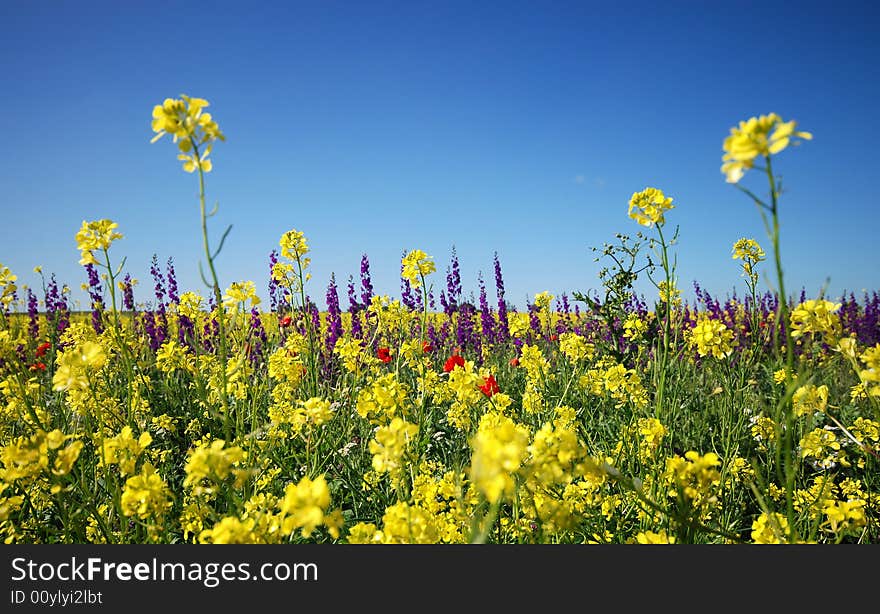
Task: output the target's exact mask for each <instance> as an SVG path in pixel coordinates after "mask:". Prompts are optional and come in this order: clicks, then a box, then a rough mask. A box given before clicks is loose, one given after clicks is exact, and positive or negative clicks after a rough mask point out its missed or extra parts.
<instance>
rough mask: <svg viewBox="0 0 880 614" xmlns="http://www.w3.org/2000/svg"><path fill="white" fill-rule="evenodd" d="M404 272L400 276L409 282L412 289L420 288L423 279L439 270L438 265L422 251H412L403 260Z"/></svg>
mask: <svg viewBox="0 0 880 614" xmlns="http://www.w3.org/2000/svg"><path fill="white" fill-rule="evenodd" d="M402 264H403V270H402V271H401V273H400V276H401V277H403V278H404V279H405V280H407V281H408V282H409V285H410V286H411V287H412V288H419V287H421V285H422V279H423V278H424V277H425V276H426V275H430V274H431V273H433V272H434V271H436V270H437V265H436V264H434V261H433V260H431V257H430V256H428V254H426V253H425V252H423V251H422V250H420V249H414V250H412V251H410V252H409V253H408V254H407V255H406V256H404V257H403V260H402Z"/></svg>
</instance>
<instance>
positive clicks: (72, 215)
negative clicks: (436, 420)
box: [0, 1, 880, 308]
mask: <svg viewBox="0 0 880 614" xmlns="http://www.w3.org/2000/svg"><path fill="white" fill-rule="evenodd" d="M878 29H880V13H878V9H877V8H876V4H875V3H869V2H859V3H853V2H834V3H828V2H816V3H809V2H800V3H787V2H786V3H781V2H735V3H734V2H663V3H656V2H644V3H639V2H631V3H610V2H586V1H583V2H497V3H496V2H436V1H435V2H421V1H408V2H384V1H375V2H332V1H322V2H318V1H311V2H296V1H291V2H259V3H251V4H248V5H247V6H245V5H244V4H243V3H241V2H212V3H193V2H176V3H165V2H156V1H151V2H133V1H127V2H118V1H114V2H91V1H81V2H72V1H68V2H57V1H55V2H30V3H28V2H11V1H6V2H2V3H0V92H2V98H0V110H2V112H0V134H2V138H3V145H2V147H0V203H2V214H3V228H4V232H3V234H4V239H3V246H2V250H0V263H2V264H4V265H6V266H8V267H9V268H10V269H12V271H13V272H14V273H16V274H17V275H18V276H19V283H22V284H27V285H31V286H33V287H38V286H39V278H38V277H37V276H36V275H34V274H33V272H32V269H33V267H34V266H36V265H41V266H42V267H43V270H44V271H45V272H46V273H52V272H54V273H55V274H56V275H57V277H58V279H59V280H60V281H61V282H65V283H68V284H69V285H70V286H71V287H72V288H73V289H74V293H75V297H77V298H84V296H85V295H83V294H82V293H81V292H80V290H79V286H80V284H81V283H82V282H84V281H85V280H86V275H85V272H84V271H83V269H82V267H80V266H79V265H78V259H79V252H78V251H77V249H76V243H75V241H74V235H75V233H76V231H77V230H78V229H79V226H80V225H81V223H82V221H83V220H93V219H99V218H104V217H107V218H111V219H113V220H114V221H116V222H118V223H119V230H120V231H121V232H122V233H123V234H124V235H125V237H124V239H122V240H121V241H119V242H117V243H116V244H114V246H113V248H112V254H113V257H114V258H115V259H116V261H117V262H118V261H119V260H120V259H121V258H122V257H123V256H126V257H127V258H128V261H127V262H128V264H127V267H126V270H127V271H129V272H130V273H131V274H132V275H133V276H134V277H136V278H138V279H139V280H140V286H139V287H138V289H137V292H136V298H137V299H138V300H139V301H146V300H149V299H151V298H152V292H151V287H152V281H151V278H150V276H149V266H150V259H151V257H152V255H153V254H154V253H155V254H157V255H158V257H159V260H160V262H163V263H164V262H165V261H166V260H167V259H168V258H169V257H173V258H174V261H175V264H176V268H177V273H178V277H179V282H180V285H181V286H182V289H184V290H185V289H193V290H198V291H200V292H202V293H203V294H204V295H207V289H206V288H205V287H204V285H203V284H202V282H201V281H200V279H199V276H198V262H199V260H200V259H203V253H202V251H201V250H202V246H201V240H200V226H199V214H198V206H197V178H196V176H194V175H190V174H188V173H185V172H184V171H183V170H182V169H181V167H180V164H179V162H178V161H177V160H176V153H177V152H176V148H175V147H174V146H173V145H172V143H171V142H170V140H169V139H167V138H166V139H163V140H161V141H159V142H158V143H155V144H152V145H151V144H150V142H149V141H150V138H151V137H152V136H153V133H152V131H151V128H150V119H151V111H152V107H153V105H155V104H157V103H160V102H161V101H162V100H163V99H164V98H166V97H178V96H179V95H180V94H181V93H185V94H188V95H191V96H197V97H202V98H206V99H207V100H209V101H210V103H211V108H210V109H209V110H210V111H211V112H212V113H213V115H214V118H215V119H216V120H217V122H218V123H219V125H220V128H221V129H222V130H223V131H224V133H225V134H226V137H227V141H226V142H225V143H219V144H218V145H217V146H216V147H215V149H214V153H213V155H212V157H213V160H214V170H213V172H211V173H210V174H208V175H207V190H208V199H209V201H210V202H214V201H215V200H216V201H219V213H218V214H217V215H216V217H215V218H213V219H212V220H211V232H212V236H213V237H214V238H215V240H216V239H217V238H219V236H220V234H221V233H222V231H223V229H224V228H225V227H226V225H228V224H232V225H233V228H232V232H231V234H230V236H229V238H228V240H227V244H226V247H225V249H224V251H223V253H222V254H221V255H220V257H219V259H218V263H217V264H218V268H219V273H220V277H221V283H222V284H223V285H224V287H225V286H226V285H228V284H229V283H230V282H232V281H236V280H247V279H249V280H253V281H254V282H255V284H256V286H257V288H258V289H259V291H260V292H261V294H262V295H263V298H264V299H266V298H267V294H266V287H267V283H268V254H269V252H270V251H271V250H272V249H274V248H276V247H277V245H278V239H279V237H280V235H281V234H282V233H283V232H285V231H287V230H289V229H292V228H295V229H297V230H301V231H303V232H304V233H305V234H306V236H307V238H308V240H309V243H310V246H311V248H312V257H313V261H312V274H313V278H312V281H311V282H310V283H309V286H308V290H309V293H310V294H311V295H312V296H313V297H315V298H316V299H318V302H319V305H322V306H323V304H324V303H323V300H324V294H325V291H326V287H327V283H328V281H329V278H330V274H331V272H335V275H336V279H337V282H338V285H339V292H340V297H341V299H342V306H343V308H347V306H348V303H347V300H346V299H345V283H346V280H347V278H348V276H349V275H353V276H354V277H355V280H357V279H358V274H359V265H360V259H361V255H362V254H364V253H366V254H367V255H368V257H369V259H370V262H371V268H372V272H373V281H374V285H375V289H376V291H377V292H378V293H383V294H391V295H395V296H399V293H400V284H399V270H400V269H399V267H400V256H401V254H402V252H403V251H404V250H409V249H413V248H420V249H423V250H424V251H426V252H427V253H428V254H430V255H431V256H433V257H434V259H435V261H436V262H437V266H438V273H437V274H436V275H435V276H434V285H435V287H436V289H437V290H438V291H439V289H441V288H443V287H445V269H446V267H447V266H448V264H449V258H450V254H451V249H452V246H453V245H454V246H455V248H456V251H457V253H458V256H459V260H460V264H461V275H462V281H463V286H464V289H465V293H468V292H473V293H474V294H476V292H477V288H478V285H477V275H478V273H479V272H480V271H482V273H483V277H484V279H485V280H486V281H487V286H488V288H489V298H490V301H494V287H493V270H492V258H493V254H494V253H495V252H496V251H497V252H498V255H499V259H500V261H501V266H502V269H503V273H504V279H505V283H506V288H507V297H508V299H510V300H512V301H513V302H515V303H517V305H519V306H522V305H524V303H525V300H526V298H530V297H533V296H534V294H535V293H538V292H541V291H544V290H546V291H549V292H551V293H552V294H555V295H557V296H558V295H560V294H561V293H562V292H568V293H569V294H570V293H571V291H573V290H581V291H586V290H589V289H595V288H597V287H598V286H599V279H598V277H597V271H598V268H599V265H597V264H596V263H595V262H594V261H593V258H594V255H593V254H592V252H591V251H590V249H589V248H590V247H591V246H601V245H602V244H603V243H604V242H606V241H612V240H613V239H614V235H615V233H617V232H625V233H630V234H634V233H635V232H636V231H637V230H638V229H639V228H640V227H639V226H637V225H636V224H635V222H633V221H632V220H630V219H629V218H628V217H627V204H628V201H629V198H630V196H631V195H632V193H633V192H635V191H639V190H642V189H643V188H645V187H647V186H654V187H658V188H660V189H662V190H664V192H666V194H667V195H669V196H672V197H673V198H674V204H675V205H676V208H675V209H674V210H673V211H672V212H670V213H669V214H668V215H667V220H668V224H669V225H670V226H672V225H675V224H678V225H679V226H680V242H679V245H678V246H677V248H676V250H675V251H676V254H677V258H678V277H679V285H680V286H681V287H683V288H684V290H685V291H686V293H689V292H690V290H691V284H692V282H693V280H699V281H700V282H701V284H702V285H703V286H704V287H705V288H707V289H708V290H710V291H711V292H713V293H717V294H720V295H724V294H726V293H728V292H730V291H732V290H733V289H734V288H737V289H738V291H739V292H740V294H742V289H743V285H742V280H741V278H740V277H739V269H738V263H737V262H735V261H733V260H732V259H731V245H732V244H733V242H734V241H736V240H737V239H738V238H740V237H754V238H756V239H757V240H758V241H759V242H760V243H761V244H762V245H763V246H765V248H768V249H769V243H768V240H767V239H766V236H765V234H764V229H763V226H762V225H761V222H760V218H759V216H758V213H757V211H756V209H755V206H754V205H753V204H752V203H751V201H749V200H748V198H747V197H746V196H745V195H744V194H742V193H741V192H739V191H738V190H737V189H736V188H735V187H733V186H732V185H729V184H726V183H725V181H724V177H723V175H722V174H721V172H720V170H719V167H720V164H721V155H722V149H721V144H722V141H723V139H724V137H725V136H727V134H728V132H729V129H730V127H731V126H733V125H735V124H736V123H737V122H738V121H739V120H742V119H747V118H748V117H750V116H752V115H760V114H764V113H769V112H775V113H778V114H779V115H781V116H782V117H783V118H784V119H786V120H788V119H794V120H796V121H797V122H798V127H799V128H800V129H803V130H808V131H810V132H812V133H813V134H814V140H813V141H810V142H808V143H805V144H803V145H802V146H800V147H797V148H789V149H787V150H786V151H784V152H782V153H781V154H780V155H779V156H778V159H777V162H776V170H777V171H778V172H779V173H780V174H782V175H783V178H784V186H785V188H786V193H785V194H784V195H783V197H782V200H781V217H782V249H783V258H784V261H785V264H786V280H787V286H788V288H789V289H791V290H792V291H799V290H800V288H801V286H804V287H805V288H806V289H807V292H808V294H815V293H816V292H818V290H819V289H820V288H821V287H822V285H823V284H824V283H825V282H826V280H829V286H828V289H829V292H830V293H831V294H839V293H840V292H842V291H843V290H854V291H855V292H856V293H857V294H858V293H860V292H861V291H862V289H868V290H874V289H880V267H878V258H877V247H876V246H877V228H878V225H877V215H876V210H877V202H876V193H877V187H876V183H877V176H878V175H877V171H876V161H875V159H874V158H875V155H876V147H877V146H876V136H875V134H874V132H875V131H874V123H875V122H876V120H877V108H878V106H877V105H878V100H880V80H878V79H877V77H876V75H877V66H878V65H880V37H878V35H877V32H878ZM743 185H745V186H747V187H750V188H751V189H753V190H756V191H763V190H765V187H766V181H762V178H761V177H759V176H758V173H750V174H747V175H746V178H745V179H744V180H743ZM761 193H764V192H761ZM765 270H766V271H770V270H771V269H770V268H769V267H765ZM762 287H763V288H766V285H765V284H764V283H763V282H762ZM640 290H642V291H647V290H648V288H647V287H646V286H645V285H641V286H640ZM652 297H653V295H652ZM264 306H265V307H267V304H265V303H264Z"/></svg>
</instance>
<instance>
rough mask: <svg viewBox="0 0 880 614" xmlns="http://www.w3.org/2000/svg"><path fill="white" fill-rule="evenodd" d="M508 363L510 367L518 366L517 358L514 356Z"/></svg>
mask: <svg viewBox="0 0 880 614" xmlns="http://www.w3.org/2000/svg"><path fill="white" fill-rule="evenodd" d="M509 364H510V366H511V367H518V366H519V358H516V357H513V358H511V359H510V363H509Z"/></svg>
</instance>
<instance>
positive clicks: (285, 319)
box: [278, 316, 293, 326]
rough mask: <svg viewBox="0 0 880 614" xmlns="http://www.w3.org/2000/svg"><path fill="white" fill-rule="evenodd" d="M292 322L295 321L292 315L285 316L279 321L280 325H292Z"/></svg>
mask: <svg viewBox="0 0 880 614" xmlns="http://www.w3.org/2000/svg"><path fill="white" fill-rule="evenodd" d="M291 322H293V318H291V317H290V316H284V317H283V318H281V320H280V321H279V322H278V325H279V326H290V323H291Z"/></svg>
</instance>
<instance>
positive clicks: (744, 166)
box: [721, 113, 813, 183]
mask: <svg viewBox="0 0 880 614" xmlns="http://www.w3.org/2000/svg"><path fill="white" fill-rule="evenodd" d="M795 125H796V123H795V122H794V121H789V122H783V121H782V118H781V117H779V116H778V115H777V114H776V113H770V114H769V115H762V116H760V117H752V118H750V119H748V120H746V121H741V122H740V123H739V126H738V127H733V128H731V129H730V135H729V136H728V137H727V138H726V139H724V144H723V148H724V156H723V157H722V158H721V159H722V161H723V162H724V163H723V164H722V165H721V172H722V173H724V174H725V175H726V177H727V182H728V183H737V182H738V181H739V180H740V179H742V177H743V175H744V174H745V171H746V170H748V169H750V168H752V167H753V166H754V161H755V158H757V157H758V156H764V157H767V156H770V155H771V154H776V153H779V152H780V151H782V150H783V149H785V148H786V147H788V145H789V143H791V142H792V138H796V139H798V138H800V139H804V140H810V139H812V138H813V135H812V134H810V133H809V132H797V131H795ZM799 143H800V141H798V140H795V141H794V144H795V145H797V144H799Z"/></svg>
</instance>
